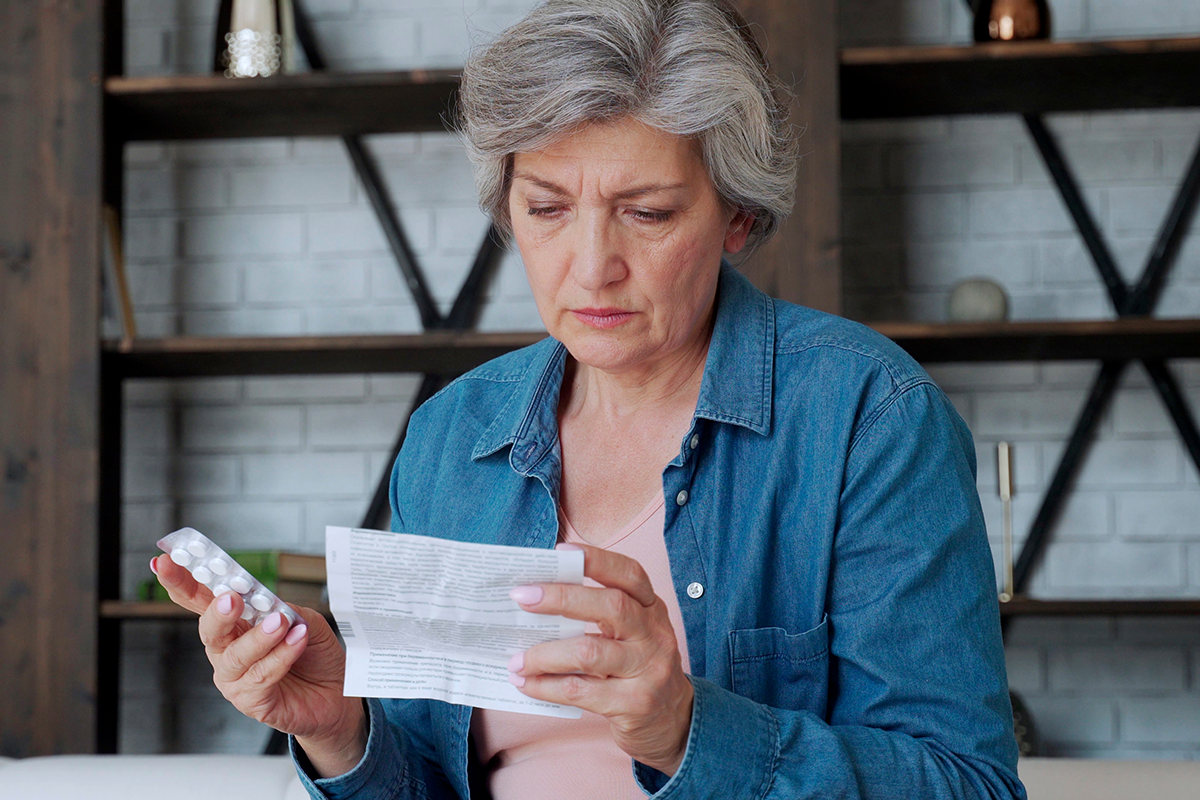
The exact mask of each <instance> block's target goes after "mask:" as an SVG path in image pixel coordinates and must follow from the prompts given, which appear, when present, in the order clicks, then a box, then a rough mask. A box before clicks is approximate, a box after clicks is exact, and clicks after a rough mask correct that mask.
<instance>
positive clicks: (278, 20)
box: [213, 0, 295, 78]
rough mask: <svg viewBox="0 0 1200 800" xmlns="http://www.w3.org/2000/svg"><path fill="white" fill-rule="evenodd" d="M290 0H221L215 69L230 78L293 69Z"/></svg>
mask: <svg viewBox="0 0 1200 800" xmlns="http://www.w3.org/2000/svg"><path fill="white" fill-rule="evenodd" d="M292 15H293V8H292V2H291V0H221V5H220V8H219V10H218V12H217V35H216V59H215V62H214V65H213V66H214V68H215V70H216V71H217V72H223V73H224V74H225V77H227V78H265V77H269V76H271V75H276V74H278V73H280V72H293V71H294V69H293V66H294V65H293V59H294V52H295V47H294V42H295V35H294V33H293V31H294V18H293V16H292Z"/></svg>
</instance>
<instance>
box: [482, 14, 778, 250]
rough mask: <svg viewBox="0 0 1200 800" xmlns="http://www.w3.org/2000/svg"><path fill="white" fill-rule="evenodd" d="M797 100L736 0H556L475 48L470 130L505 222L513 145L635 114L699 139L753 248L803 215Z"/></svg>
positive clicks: (522, 148) (486, 203)
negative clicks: (795, 211) (792, 113)
mask: <svg viewBox="0 0 1200 800" xmlns="http://www.w3.org/2000/svg"><path fill="white" fill-rule="evenodd" d="M788 98H789V95H788V93H787V91H786V89H785V88H784V87H783V85H782V84H781V83H780V81H779V79H778V78H776V77H775V75H774V73H772V72H771V69H770V67H769V66H768V65H767V62H766V58H765V57H764V55H763V52H762V50H761V48H760V47H759V46H758V44H757V42H755V40H754V37H753V35H752V34H751V33H750V30H749V26H748V25H747V23H746V21H745V19H743V17H742V16H741V14H740V13H739V12H738V11H737V10H736V9H735V8H734V7H733V6H732V5H731V4H730V3H729V2H728V0H548V2H546V3H544V4H542V5H540V6H538V7H537V8H535V9H534V10H533V11H531V12H530V13H529V15H528V16H526V17H525V18H524V19H523V20H521V21H520V22H518V23H516V24H515V25H513V26H512V27H510V28H508V29H507V30H505V31H504V32H503V33H501V34H500V35H499V37H497V38H496V39H495V40H493V41H492V42H491V44H489V45H487V46H486V47H485V48H483V49H482V50H480V51H477V52H476V53H474V54H472V56H471V58H470V59H469V60H468V61H467V65H466V67H465V69H464V70H463V76H462V85H461V88H460V90H459V104H460V106H459V112H460V126H461V132H462V135H463V138H464V140H465V142H466V146H467V152H468V155H469V156H470V158H471V161H472V163H473V165H474V168H475V184H476V189H477V191H478V193H479V202H480V206H481V207H482V208H483V210H484V211H485V212H487V213H488V214H489V215H490V216H491V217H492V219H493V220H494V221H495V222H496V224H497V225H498V226H499V227H500V229H501V230H503V231H505V232H506V233H508V232H511V226H512V221H511V219H510V218H509V212H508V194H509V188H510V180H511V176H510V171H511V165H512V156H513V154H514V153H522V152H533V151H536V150H540V149H544V148H545V147H547V146H549V145H551V144H553V143H554V142H555V141H556V140H560V139H562V138H563V137H565V136H567V135H568V134H570V133H571V132H572V131H574V130H577V129H578V128H580V127H581V126H583V125H586V124H589V123H604V122H613V121H616V120H619V119H622V118H625V117H630V118H633V119H636V120H638V121H640V122H642V123H644V124H646V125H649V126H651V127H654V128H657V129H659V130H661V131H664V132H666V133H669V134H674V135H676V136H682V137H687V138H690V139H693V140H695V141H697V142H698V143H699V145H700V151H701V157H702V158H703V160H704V164H705V167H706V168H707V170H708V175H709V178H710V179H711V180H712V183H713V186H714V187H715V188H716V191H717V194H718V195H719V196H720V197H721V199H722V200H723V201H724V202H725V203H726V204H727V205H729V206H730V207H732V208H736V209H739V210H742V211H744V212H747V213H748V214H749V215H750V216H751V217H752V219H753V223H752V225H751V230H750V238H749V247H748V249H747V252H752V251H753V250H754V249H755V248H756V247H757V246H758V245H759V244H761V243H763V242H765V241H766V240H767V239H769V238H770V237H771V236H772V235H774V233H775V231H776V229H777V228H778V227H779V225H780V223H781V222H782V221H783V219H784V218H785V217H786V216H787V214H788V212H790V211H791V208H792V203H793V200H794V198H795V191H796V164H797V160H798V157H797V143H796V138H795V136H794V135H793V131H792V126H791V125H790V124H789V123H788V111H787V101H788Z"/></svg>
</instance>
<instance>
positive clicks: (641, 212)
mask: <svg viewBox="0 0 1200 800" xmlns="http://www.w3.org/2000/svg"><path fill="white" fill-rule="evenodd" d="M629 213H630V214H632V215H633V218H634V219H636V220H639V221H641V222H666V221H667V220H669V219H670V218H671V212H670V211H650V210H648V209H645V208H632V209H630V210H629Z"/></svg>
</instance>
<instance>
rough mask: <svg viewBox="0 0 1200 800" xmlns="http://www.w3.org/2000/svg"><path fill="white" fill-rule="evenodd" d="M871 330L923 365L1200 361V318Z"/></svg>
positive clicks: (878, 326) (893, 325)
mask: <svg viewBox="0 0 1200 800" xmlns="http://www.w3.org/2000/svg"><path fill="white" fill-rule="evenodd" d="M871 327H873V328H874V329H875V330H877V331H879V332H880V333H882V334H883V335H885V336H887V337H888V338H890V339H892V340H894V341H895V342H896V343H897V344H899V345H900V346H901V347H903V348H904V349H905V350H907V351H908V352H909V353H910V354H911V355H912V356H913V357H914V358H915V359H917V360H918V361H921V362H924V363H933V362H946V361H1047V360H1050V361H1074V360H1089V359H1117V360H1120V359H1132V358H1161V359H1166V358H1200V319H1148V318H1140V319H1120V320H1081V321H1050V322H1002V323H941V324H933V323H915V322H880V323H872V324H871Z"/></svg>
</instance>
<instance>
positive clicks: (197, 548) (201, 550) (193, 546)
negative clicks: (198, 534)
mask: <svg viewBox="0 0 1200 800" xmlns="http://www.w3.org/2000/svg"><path fill="white" fill-rule="evenodd" d="M187 549H188V552H189V553H191V554H192V555H194V556H195V557H196V558H201V557H203V555H204V554H205V553H207V552H208V546H207V545H206V544H204V542H202V541H200V540H199V539H197V540H195V541H193V542H188V546H187Z"/></svg>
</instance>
